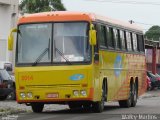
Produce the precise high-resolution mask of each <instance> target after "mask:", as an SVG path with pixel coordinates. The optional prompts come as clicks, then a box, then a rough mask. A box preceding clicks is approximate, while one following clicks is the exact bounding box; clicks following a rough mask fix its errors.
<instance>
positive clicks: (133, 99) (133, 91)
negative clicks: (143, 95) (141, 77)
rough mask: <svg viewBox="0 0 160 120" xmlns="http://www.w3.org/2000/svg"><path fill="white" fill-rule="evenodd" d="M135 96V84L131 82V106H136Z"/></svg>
mask: <svg viewBox="0 0 160 120" xmlns="http://www.w3.org/2000/svg"><path fill="white" fill-rule="evenodd" d="M137 97H138V91H137V85H136V84H133V87H132V103H131V107H135V106H136V103H137Z"/></svg>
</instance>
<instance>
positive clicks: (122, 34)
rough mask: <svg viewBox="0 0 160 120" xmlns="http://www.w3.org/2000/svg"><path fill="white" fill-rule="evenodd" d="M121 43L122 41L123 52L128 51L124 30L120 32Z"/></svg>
mask: <svg viewBox="0 0 160 120" xmlns="http://www.w3.org/2000/svg"><path fill="white" fill-rule="evenodd" d="M120 41H121V46H122V50H126V40H125V31H123V30H120Z"/></svg>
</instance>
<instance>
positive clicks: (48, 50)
mask: <svg viewBox="0 0 160 120" xmlns="http://www.w3.org/2000/svg"><path fill="white" fill-rule="evenodd" d="M47 52H48V59H50V39H49V42H48V48H46V49H44V50H43V52H42V53H41V54H40V55H39V56H38V58H37V59H36V60H35V62H34V63H33V64H32V66H36V65H37V64H38V62H39V61H41V59H42V58H43V57H44V55H45V54H46V53H47Z"/></svg>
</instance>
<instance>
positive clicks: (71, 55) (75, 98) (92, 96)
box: [8, 11, 146, 112]
mask: <svg viewBox="0 0 160 120" xmlns="http://www.w3.org/2000/svg"><path fill="white" fill-rule="evenodd" d="M13 32H17V40H16V60H15V61H16V62H15V77H16V94H17V102H18V103H25V104H26V105H31V107H32V110H33V111H34V112H42V110H43V107H44V104H68V105H69V107H70V108H71V109H74V108H77V107H79V108H90V109H92V110H93V111H94V112H102V111H103V109H104V103H105V102H107V101H118V102H119V105H120V107H134V106H136V102H137V98H138V96H140V95H141V94H143V93H144V92H145V89H146V65H145V54H144V39H143V32H142V30H141V29H140V28H139V27H137V26H136V25H134V24H129V23H127V22H126V23H125V22H121V21H117V20H113V19H110V18H107V17H102V16H98V15H95V14H90V13H80V12H63V11H62V12H45V13H37V14H30V15H24V16H23V17H21V18H20V19H19V21H18V26H17V28H16V29H13V30H12V31H11V34H10V36H9V42H8V43H9V49H10V50H12V49H13V34H12V33H13Z"/></svg>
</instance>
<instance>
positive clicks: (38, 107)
mask: <svg viewBox="0 0 160 120" xmlns="http://www.w3.org/2000/svg"><path fill="white" fill-rule="evenodd" d="M31 107H32V110H33V112H35V113H41V112H42V110H43V108H44V104H43V103H32V104H31Z"/></svg>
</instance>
